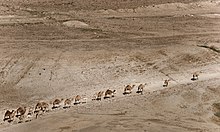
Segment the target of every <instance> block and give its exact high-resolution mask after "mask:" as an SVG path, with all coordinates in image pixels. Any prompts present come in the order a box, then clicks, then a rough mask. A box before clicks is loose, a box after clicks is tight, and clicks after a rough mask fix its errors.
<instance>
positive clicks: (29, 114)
mask: <svg viewBox="0 0 220 132" xmlns="http://www.w3.org/2000/svg"><path fill="white" fill-rule="evenodd" d="M33 115H34V107H29V109H28V113H27V117H28V118H31V117H32V116H33Z"/></svg>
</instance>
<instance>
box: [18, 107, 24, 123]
mask: <svg viewBox="0 0 220 132" xmlns="http://www.w3.org/2000/svg"><path fill="white" fill-rule="evenodd" d="M26 112H27V107H19V108H18V109H17V111H16V117H17V118H18V119H19V120H20V121H21V120H23V119H24V118H25V113H26Z"/></svg>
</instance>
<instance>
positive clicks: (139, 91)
mask: <svg viewBox="0 0 220 132" xmlns="http://www.w3.org/2000/svg"><path fill="white" fill-rule="evenodd" d="M146 85H147V84H146V83H145V84H140V85H139V86H138V91H137V93H141V94H143V91H144V87H145V86H146Z"/></svg>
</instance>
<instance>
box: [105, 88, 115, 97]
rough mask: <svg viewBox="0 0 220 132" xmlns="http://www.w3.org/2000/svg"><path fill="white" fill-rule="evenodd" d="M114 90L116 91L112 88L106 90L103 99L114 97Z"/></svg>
mask: <svg viewBox="0 0 220 132" xmlns="http://www.w3.org/2000/svg"><path fill="white" fill-rule="evenodd" d="M115 92H116V90H113V91H112V90H110V89H108V90H106V91H105V97H104V99H106V98H110V97H114V94H115Z"/></svg>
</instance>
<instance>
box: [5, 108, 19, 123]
mask: <svg viewBox="0 0 220 132" xmlns="http://www.w3.org/2000/svg"><path fill="white" fill-rule="evenodd" d="M15 114H16V111H15V110H12V111H9V110H7V111H6V112H5V115H4V118H3V121H6V120H7V121H8V122H11V121H13V120H14V117H15Z"/></svg>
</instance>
